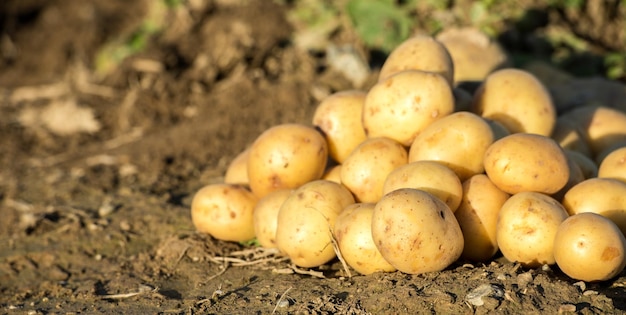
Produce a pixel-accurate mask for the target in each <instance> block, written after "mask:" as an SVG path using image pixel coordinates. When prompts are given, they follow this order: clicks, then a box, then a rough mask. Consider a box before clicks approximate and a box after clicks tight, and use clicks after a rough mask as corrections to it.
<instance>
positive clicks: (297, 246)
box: [276, 180, 354, 268]
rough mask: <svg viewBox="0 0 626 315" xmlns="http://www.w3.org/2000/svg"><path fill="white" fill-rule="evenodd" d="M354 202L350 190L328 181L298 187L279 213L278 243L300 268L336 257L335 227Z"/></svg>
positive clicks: (282, 250) (317, 181)
mask: <svg viewBox="0 0 626 315" xmlns="http://www.w3.org/2000/svg"><path fill="white" fill-rule="evenodd" d="M353 203H354V198H353V197H352V194H351V193H350V191H348V190H347V189H346V188H345V187H344V186H342V185H340V184H337V183H335V182H331V181H327V180H315V181H312V182H309V183H306V184H304V185H302V186H300V188H298V189H296V190H295V191H294V192H293V193H292V194H291V195H290V196H289V197H287V199H286V200H285V202H283V204H282V206H281V207H280V210H279V212H278V225H277V227H276V245H277V246H278V249H279V250H280V251H281V252H283V253H285V254H286V255H287V256H289V258H290V259H291V261H292V262H293V263H294V264H296V265H298V266H300V267H306V268H309V267H317V266H320V265H323V264H325V263H327V262H329V261H330V260H332V259H333V258H335V257H336V254H335V251H334V248H333V245H332V230H333V229H334V226H335V220H336V219H337V216H338V215H339V213H340V212H341V211H342V210H343V209H344V208H346V207H347V206H348V205H350V204H353Z"/></svg>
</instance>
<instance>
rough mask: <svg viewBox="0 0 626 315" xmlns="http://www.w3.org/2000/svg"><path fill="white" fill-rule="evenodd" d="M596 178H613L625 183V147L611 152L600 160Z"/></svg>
mask: <svg viewBox="0 0 626 315" xmlns="http://www.w3.org/2000/svg"><path fill="white" fill-rule="evenodd" d="M598 177H606V178H615V179H618V180H621V181H622V182H624V183H626V146H625V147H621V148H619V149H615V150H613V152H611V153H609V154H608V155H607V156H606V157H605V158H604V160H602V162H601V163H600V167H599V168H598Z"/></svg>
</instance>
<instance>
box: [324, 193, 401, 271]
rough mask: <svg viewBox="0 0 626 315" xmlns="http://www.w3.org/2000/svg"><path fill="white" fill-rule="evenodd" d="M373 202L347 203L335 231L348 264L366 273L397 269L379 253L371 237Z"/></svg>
mask: <svg viewBox="0 0 626 315" xmlns="http://www.w3.org/2000/svg"><path fill="white" fill-rule="evenodd" d="M375 206H376V204H374V203H354V204H351V205H349V206H347V207H346V208H345V209H343V211H341V213H340V214H339V216H338V217H337V220H336V222H335V229H334V230H333V232H334V235H335V238H336V239H337V244H338V246H339V250H340V252H341V255H342V257H343V259H344V260H345V261H346V263H347V264H348V265H349V266H350V267H352V268H354V270H356V271H357V272H359V273H360V274H363V275H369V274H372V273H375V272H392V271H396V268H394V267H393V266H392V265H391V264H389V262H387V261H386V260H385V258H384V257H383V256H382V255H381V254H380V251H379V250H378V248H377V247H376V244H374V240H373V238H372V215H373V213H374V207H375Z"/></svg>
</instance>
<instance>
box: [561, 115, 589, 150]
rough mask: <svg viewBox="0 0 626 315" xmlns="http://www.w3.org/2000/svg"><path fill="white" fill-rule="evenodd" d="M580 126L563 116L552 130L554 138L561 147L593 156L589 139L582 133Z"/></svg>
mask: <svg viewBox="0 0 626 315" xmlns="http://www.w3.org/2000/svg"><path fill="white" fill-rule="evenodd" d="M579 130H580V128H579V127H578V126H577V124H576V123H575V122H573V121H572V120H570V119H567V117H564V116H561V117H559V118H558V119H557V120H556V125H555V126H554V130H553V131H552V139H554V141H556V142H557V143H558V144H559V145H560V146H561V148H563V149H567V150H571V151H575V152H579V153H581V154H583V155H586V156H592V154H591V149H590V148H589V145H588V144H587V140H585V138H584V137H583V135H582V134H581V133H580V131H579Z"/></svg>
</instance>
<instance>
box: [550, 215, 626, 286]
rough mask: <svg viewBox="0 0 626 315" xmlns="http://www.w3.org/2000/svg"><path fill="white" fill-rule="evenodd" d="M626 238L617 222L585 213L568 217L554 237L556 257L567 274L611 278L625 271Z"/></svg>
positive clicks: (584, 278) (582, 278)
mask: <svg viewBox="0 0 626 315" xmlns="http://www.w3.org/2000/svg"><path fill="white" fill-rule="evenodd" d="M625 250H626V239H624V235H623V234H622V232H621V231H620V230H619V228H618V227H617V226H616V225H615V223H613V221H611V220H609V219H607V218H605V217H603V216H601V215H599V214H596V213H591V212H585V213H579V214H575V215H573V216H571V217H569V218H567V219H566V220H565V221H563V223H561V225H560V226H559V228H558V230H557V233H556V236H555V238H554V258H555V259H556V263H557V265H558V266H559V268H560V269H561V271H563V272H564V273H565V274H566V275H568V276H569V277H571V278H574V279H576V280H582V281H587V282H591V281H605V280H609V279H611V278H613V277H615V276H617V275H618V274H620V273H621V272H622V270H624V266H625V265H626V256H625V255H624V251H625Z"/></svg>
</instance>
